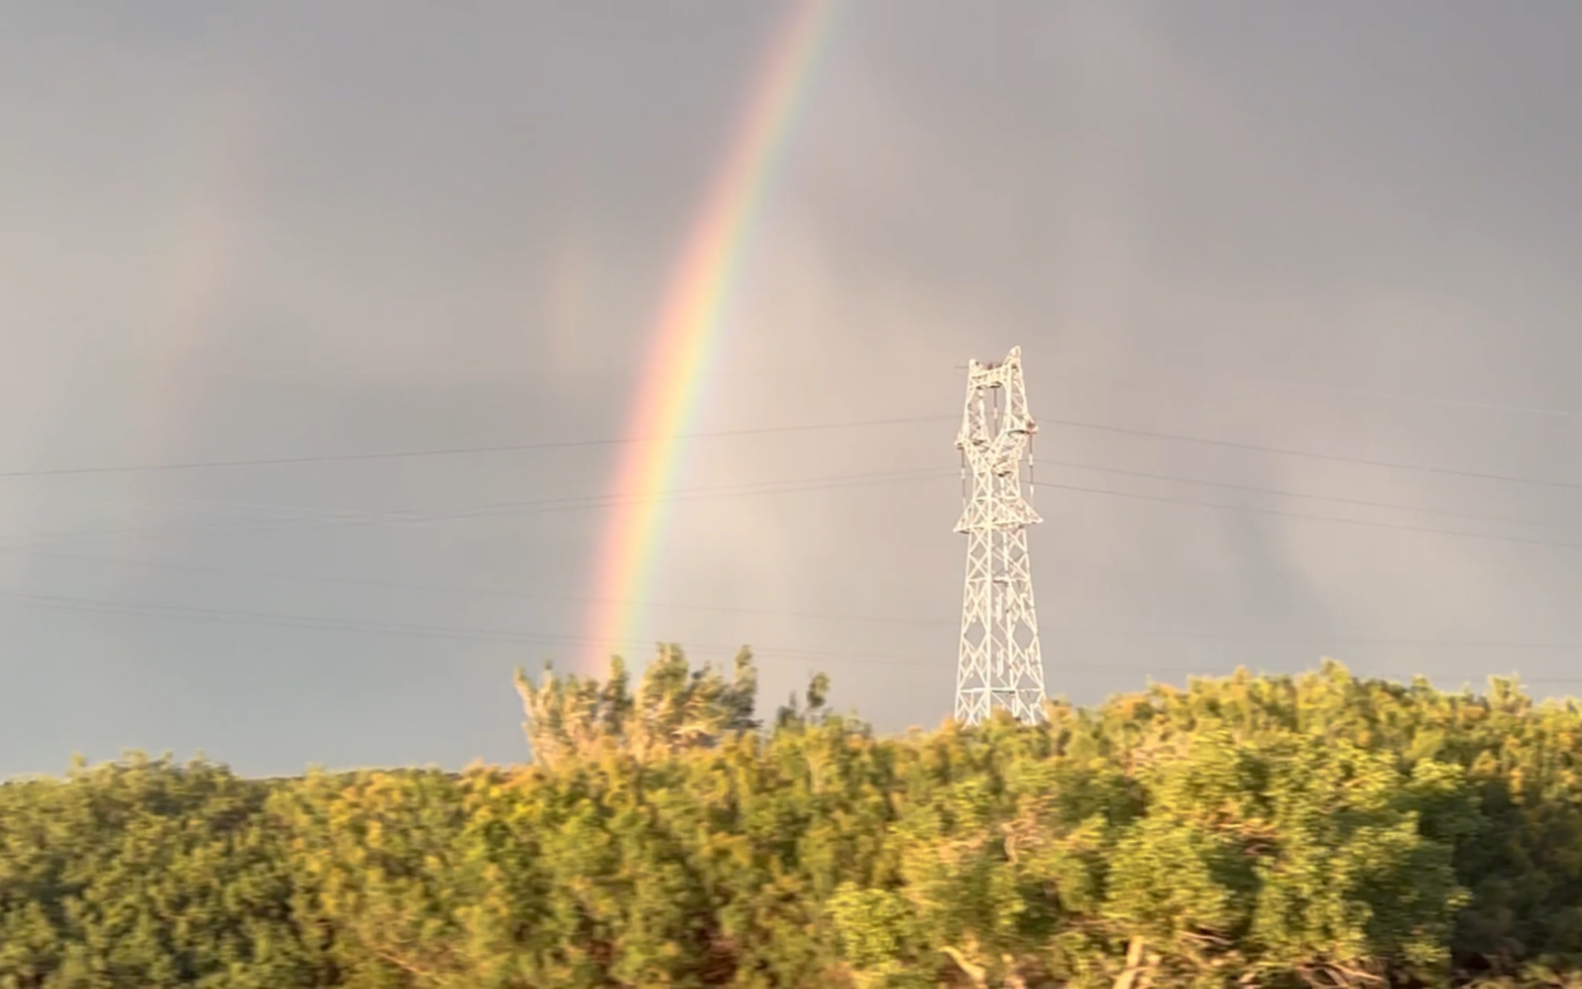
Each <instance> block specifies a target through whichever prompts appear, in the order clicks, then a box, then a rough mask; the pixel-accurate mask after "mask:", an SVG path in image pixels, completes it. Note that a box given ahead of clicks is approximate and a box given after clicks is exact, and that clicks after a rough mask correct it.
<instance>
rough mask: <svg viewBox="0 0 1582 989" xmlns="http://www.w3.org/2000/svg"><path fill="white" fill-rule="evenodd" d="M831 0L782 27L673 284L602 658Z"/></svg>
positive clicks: (591, 629)
mask: <svg viewBox="0 0 1582 989" xmlns="http://www.w3.org/2000/svg"><path fill="white" fill-rule="evenodd" d="M831 7H832V2H831V0H794V2H793V4H792V6H791V9H790V10H789V11H788V17H787V20H786V23H785V24H784V25H783V26H782V27H781V28H780V29H779V30H778V31H777V32H776V34H775V36H774V40H773V43H772V45H771V47H770V51H769V53H768V57H767V59H766V60H765V63H764V66H763V69H762V70H761V73H760V76H759V78H758V80H757V82H756V84H755V86H754V87H753V89H752V90H751V92H750V95H749V100H748V103H747V105H746V107H745V113H744V115H743V119H742V122H741V124H740V125H739V126H738V128H737V130H736V131H735V134H734V137H733V139H732V141H731V143H730V146H729V148H728V150H727V154H726V157H725V160H724V162H723V163H722V165H721V168H720V171H719V173H718V174H717V176H716V178H715V180H714V182H713V183H712V184H711V185H710V187H709V191H708V194H707V196H706V197H705V199H704V202H703V206H702V209H701V210H700V211H699V212H698V214H697V219H696V221H695V222H694V223H693V225H692V228H691V230H690V232H689V234H688V238H687V241H686V244H685V247H684V250H683V252H682V254H681V256H680V258H679V261H678V264H677V266H676V269H675V272H674V273H673V275H672V276H671V278H670V281H669V282H668V284H667V287H666V291H665V294H664V297H663V301H662V304H661V307H660V309H659V312H658V317H657V319H656V320H655V324H654V329H653V334H652V343H651V345H650V351H649V354H648V356H647V360H646V361H645V363H644V368H645V370H644V373H643V378H642V381H641V384H640V385H639V388H638V392H637V400H636V404H635V405H634V406H633V408H632V413H631V417H630V420H629V426H628V433H629V435H630V436H632V437H633V440H632V442H631V443H629V444H627V446H626V447H625V448H624V452H623V454H622V456H621V459H620V461H619V464H618V466H617V469H616V476H615V484H614V490H613V494H614V496H615V498H616V506H617V507H615V508H614V510H613V511H612V513H611V515H610V519H609V521H608V523H607V524H606V526H605V528H604V531H603V533H602V534H601V541H600V547H599V551H598V556H597V557H596V559H595V563H594V576H593V594H592V595H591V598H592V605H591V610H590V613H589V616H588V624H587V638H588V642H589V645H590V647H591V649H592V653H593V656H592V662H593V663H595V664H597V663H602V662H603V661H604V660H605V659H607V658H608V657H609V655H610V654H611V653H612V652H614V651H619V650H623V649H626V648H628V647H629V646H630V645H631V643H630V641H629V636H630V634H631V630H632V626H633V625H634V623H635V619H636V617H637V615H638V609H639V608H640V607H641V602H642V599H643V598H644V597H645V596H646V591H647V587H648V583H649V581H650V578H651V575H652V572H653V568H654V559H655V554H656V549H657V544H658V541H659V536H660V533H661V532H662V530H663V526H664V514H665V513H664V508H665V506H664V502H663V497H662V493H663V492H664V491H665V490H666V489H667V488H669V487H670V486H671V480H672V478H673V477H674V475H675V473H676V468H677V466H678V464H679V463H680V459H681V453H682V436H683V434H684V433H685V432H686V431H687V427H688V425H689V424H690V422H691V420H692V416H693V413H694V412H695V409H696V406H697V400H698V395H699V393H700V391H701V390H702V389H701V386H702V384H703V382H704V381H705V380H706V378H707V371H708V365H709V361H710V358H711V357H712V356H713V353H714V351H715V349H716V347H717V343H718V338H719V330H720V324H721V322H722V318H723V316H724V313H725V309H726V306H727V304H728V302H729V300H730V296H731V290H732V288H733V285H734V283H735V281H736V279H737V276H738V273H739V269H740V267H741V261H742V257H743V253H744V247H745V244H746V241H747V238H748V235H749V233H750V232H751V230H752V227H753V221H754V220H755V219H756V218H757V215H758V213H759V212H760V210H761V207H762V203H763V200H764V193H765V191H766V189H767V187H768V185H769V184H770V179H771V178H772V177H773V174H774V171H775V165H776V163H777V162H778V160H779V157H780V154H781V151H782V149H783V148H784V147H785V144H786V139H787V138H788V136H789V133H790V130H791V125H792V123H793V122H794V121H795V119H796V116H797V112H796V111H797V108H798V107H799V105H800V104H801V102H802V97H803V95H804V94H805V92H806V90H807V84H808V80H809V77H810V76H811V74H812V72H811V70H812V68H813V65H814V64H815V62H816V61H817V56H818V53H819V50H820V49H821V47H822V44H821V43H822V41H823V39H824V38H825V37H826V36H827V34H828V31H829V22H830V18H831V13H832V11H831Z"/></svg>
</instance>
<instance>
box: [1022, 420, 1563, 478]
mask: <svg viewBox="0 0 1582 989" xmlns="http://www.w3.org/2000/svg"><path fill="white" fill-rule="evenodd" d="M1038 423H1039V425H1056V426H1068V427H1070V428H1072V429H1094V430H1099V431H1102V432H1106V433H1119V434H1121V435H1125V436H1145V437H1148V438H1150V439H1159V440H1172V441H1174V442H1179V443H1198V444H1201V445H1204V446H1217V447H1224V448H1226V449H1230V450H1251V451H1254V452H1258V453H1277V454H1281V455H1283V456H1289V457H1307V458H1308V459H1311V460H1324V461H1329V462H1331V463H1343V464H1361V465H1363V466H1367V467H1388V468H1391V469H1393V470H1411V471H1419V472H1421V473H1425V474H1440V475H1444V476H1447V477H1467V478H1473V479H1476V480H1482V481H1507V482H1511V483H1515V484H1533V485H1538V486H1541V487H1551V488H1565V489H1568V490H1578V489H1582V483H1576V482H1572V481H1554V480H1548V479H1545V478H1534V477H1517V476H1515V475H1511V474H1492V473H1483V472H1480V471H1469V470H1459V469H1456V468H1453V467H1432V466H1425V465H1422V464H1403V463H1398V462H1396V461H1391V460H1371V459H1368V458H1365V457H1344V456H1340V455H1338V454H1330V453H1313V452H1311V451H1307V450H1292V449H1288V448H1285V447H1277V446H1263V445H1260V444H1257V443H1235V442H1231V441H1229V440H1213V439H1206V438H1204V437H1201V436H1186V435H1183V434H1181V433H1160V432H1154V431H1152V430H1148V429H1132V428H1129V427H1125V426H1109V425H1104V424H1101V423H1093V422H1081V421H1079V420H1075V419H1046V418H1040V419H1039V420H1038Z"/></svg>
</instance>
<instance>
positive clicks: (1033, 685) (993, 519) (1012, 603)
mask: <svg viewBox="0 0 1582 989" xmlns="http://www.w3.org/2000/svg"><path fill="white" fill-rule="evenodd" d="M1036 429H1037V426H1036V425H1035V424H1034V422H1033V417H1032V415H1031V414H1030V413H1029V412H1028V409H1027V389H1026V387H1025V386H1024V385H1023V383H1022V348H1020V347H1015V348H1013V349H1012V350H1011V352H1010V354H1008V355H1007V356H1006V358H1005V360H1003V361H1001V362H1000V363H998V364H980V363H978V362H977V361H972V362H971V363H969V364H968V366H967V402H966V408H965V410H964V411H963V413H962V419H961V433H960V434H959V435H958V436H957V438H956V446H957V448H958V449H960V450H961V453H962V470H963V473H964V475H965V474H967V473H970V485H971V486H970V487H969V488H968V490H967V492H966V507H965V509H964V510H963V511H962V513H961V521H960V522H958V523H956V531H957V532H964V533H966V534H967V582H966V589H965V591H964V592H963V595H962V603H961V653H960V658H959V659H958V661H957V666H956V720H957V721H960V722H962V723H963V724H968V725H976V724H979V723H981V722H982V721H984V720H985V719H986V718H988V717H989V714H990V712H991V711H993V710H995V709H1004V710H1006V711H1009V712H1010V713H1011V715H1012V717H1014V718H1016V720H1018V721H1022V722H1032V721H1036V720H1039V719H1041V718H1042V717H1043V716H1044V712H1043V703H1044V663H1043V656H1042V654H1041V653H1040V651H1039V648H1038V614H1037V611H1036V610H1035V609H1034V607H1033V571H1032V566H1031V564H1030V563H1029V561H1028V558H1027V527H1028V526H1029V525H1031V524H1033V523H1036V522H1042V521H1043V519H1041V518H1039V517H1038V513H1037V512H1035V511H1033V506H1032V505H1030V504H1028V502H1027V500H1026V499H1025V498H1024V497H1023V496H1022V467H1023V465H1024V464H1028V465H1030V464H1031V447H1032V437H1033V433H1034V431H1036Z"/></svg>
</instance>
